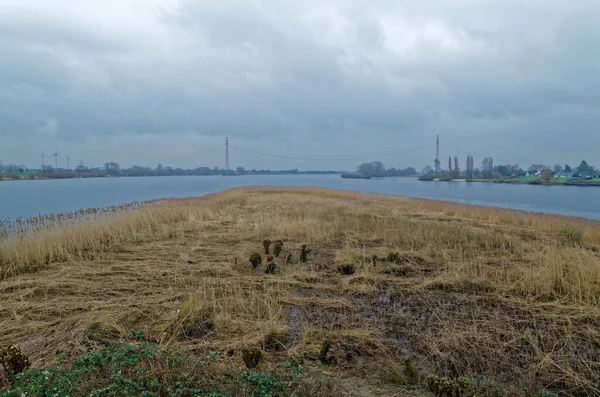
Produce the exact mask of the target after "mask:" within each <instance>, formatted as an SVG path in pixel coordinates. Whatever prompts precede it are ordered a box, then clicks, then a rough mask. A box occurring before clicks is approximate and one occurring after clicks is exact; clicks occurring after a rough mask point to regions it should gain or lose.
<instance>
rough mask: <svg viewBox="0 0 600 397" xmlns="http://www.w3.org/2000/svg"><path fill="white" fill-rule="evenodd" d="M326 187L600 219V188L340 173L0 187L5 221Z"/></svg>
mask: <svg viewBox="0 0 600 397" xmlns="http://www.w3.org/2000/svg"><path fill="white" fill-rule="evenodd" d="M252 185H255V186H258V185H261V186H321V187H328V188H333V189H346V190H355V191H359V192H372V193H385V194H396V195H403V196H412V197H423V198H431V199H438V200H451V201H458V202H462V203H469V204H481V205H488V206H497V207H505V208H515V209H521V210H527V211H537V212H549V213H557V214H563V215H572V216H581V217H586V218H593V219H600V188H596V187H587V188H585V187H572V186H531V185H505V184H487V183H447V182H438V183H435V182H420V181H418V180H416V179H412V178H384V179H371V180H362V179H342V178H340V176H339V175H281V176H236V177H226V178H223V177H218V176H208V177H206V176H204V177H202V176H199V177H194V176H189V177H143V178H98V179H70V180H46V181H13V182H1V183H0V219H7V218H11V219H15V218H17V217H19V216H22V217H29V216H32V215H37V214H43V213H49V212H64V211H72V210H76V209H80V208H89V207H102V206H107V205H113V204H121V203H126V202H130V201H138V200H149V199H156V198H167V197H189V196H200V195H204V194H208V193H214V192H218V191H220V190H223V189H228V188H232V187H236V186H252Z"/></svg>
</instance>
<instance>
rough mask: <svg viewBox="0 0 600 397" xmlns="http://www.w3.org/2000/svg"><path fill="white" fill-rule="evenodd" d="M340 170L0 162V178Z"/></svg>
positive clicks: (66, 177) (285, 172) (323, 172)
mask: <svg viewBox="0 0 600 397" xmlns="http://www.w3.org/2000/svg"><path fill="white" fill-rule="evenodd" d="M341 172H342V171H299V170H298V169H291V170H265V169H261V170H257V169H252V170H246V169H245V168H243V167H237V168H236V170H225V169H223V168H219V167H212V168H211V167H197V168H192V169H183V168H173V167H169V166H163V165H162V164H159V165H158V166H156V167H155V168H152V167H147V166H138V165H134V166H132V167H130V168H122V167H121V166H120V165H119V163H116V162H107V163H105V164H104V166H103V167H86V166H85V165H78V166H77V167H76V168H75V169H74V170H67V169H61V168H59V169H55V168H53V167H52V166H51V165H43V166H42V168H41V169H39V170H28V169H27V168H25V166H16V165H6V166H1V165H0V179H68V178H101V177H107V176H119V177H126V176H129V177H142V176H192V175H195V176H209V175H224V174H238V175H294V174H336V173H341Z"/></svg>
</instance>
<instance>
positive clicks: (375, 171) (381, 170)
mask: <svg viewBox="0 0 600 397" xmlns="http://www.w3.org/2000/svg"><path fill="white" fill-rule="evenodd" d="M356 170H357V171H358V172H359V173H361V174H363V175H366V176H375V177H382V176H385V171H386V170H385V165H383V163H382V162H381V161H371V162H370V163H363V164H361V165H359V166H358V167H357V168H356Z"/></svg>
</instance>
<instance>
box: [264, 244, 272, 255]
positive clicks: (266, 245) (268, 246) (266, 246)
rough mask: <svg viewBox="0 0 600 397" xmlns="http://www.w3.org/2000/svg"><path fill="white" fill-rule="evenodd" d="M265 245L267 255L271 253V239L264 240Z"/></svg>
mask: <svg viewBox="0 0 600 397" xmlns="http://www.w3.org/2000/svg"><path fill="white" fill-rule="evenodd" d="M263 247H265V255H270V254H271V240H265V241H263Z"/></svg>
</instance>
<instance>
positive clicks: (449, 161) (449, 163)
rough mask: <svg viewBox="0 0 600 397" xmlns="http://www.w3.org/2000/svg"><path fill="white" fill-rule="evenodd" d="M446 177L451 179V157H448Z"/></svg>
mask: <svg viewBox="0 0 600 397" xmlns="http://www.w3.org/2000/svg"><path fill="white" fill-rule="evenodd" d="M448 176H449V177H452V156H450V157H448Z"/></svg>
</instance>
